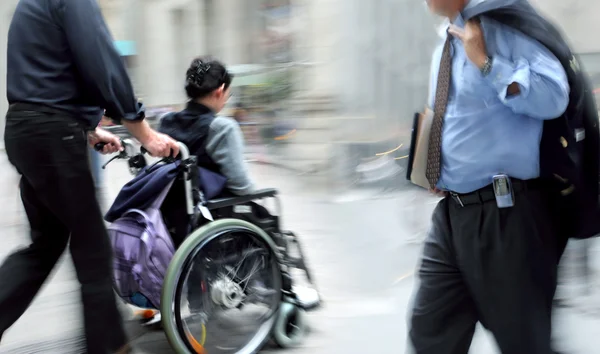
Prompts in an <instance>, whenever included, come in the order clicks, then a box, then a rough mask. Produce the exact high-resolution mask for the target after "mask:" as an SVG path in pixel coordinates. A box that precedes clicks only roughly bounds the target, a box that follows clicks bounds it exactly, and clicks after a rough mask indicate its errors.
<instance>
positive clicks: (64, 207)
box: [0, 111, 126, 354]
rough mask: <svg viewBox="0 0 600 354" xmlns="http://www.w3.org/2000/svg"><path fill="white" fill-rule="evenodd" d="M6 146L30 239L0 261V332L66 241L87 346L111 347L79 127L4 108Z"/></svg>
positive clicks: (94, 209)
mask: <svg viewBox="0 0 600 354" xmlns="http://www.w3.org/2000/svg"><path fill="white" fill-rule="evenodd" d="M5 144H6V152H7V154H8V158H9V160H10V162H11V163H12V164H13V165H14V166H15V167H16V168H17V170H18V172H19V173H20V174H21V175H22V176H21V182H20V190H21V198H22V200H23V205H24V206H25V211H26V213H27V217H28V219H29V223H30V226H31V241H32V243H31V245H30V246H29V247H27V248H25V249H22V250H20V251H17V252H15V253H13V254H11V255H10V256H8V257H7V258H6V260H5V261H4V263H3V264H2V266H0V284H2V286H1V287H0V336H1V334H2V333H3V332H4V331H5V330H6V329H8V328H9V327H10V326H11V325H12V324H13V323H14V322H15V321H16V320H17V319H18V318H19V317H20V316H21V315H22V314H23V313H24V312H25V310H26V309H27V308H28V307H29V305H30V303H31V301H32V299H33V298H34V297H35V295H36V294H37V293H38V291H39V290H40V287H41V286H42V285H43V284H44V282H45V280H46V278H47V277H48V275H49V274H50V272H51V271H52V269H53V268H54V266H55V265H56V262H57V260H58V259H59V257H60V256H61V254H62V253H63V252H64V250H65V248H66V247H67V244H69V249H70V251H71V256H72V259H73V262H74V265H75V270H76V273H77V278H78V280H79V282H80V284H81V299H82V301H83V309H84V314H83V315H84V324H85V335H86V341H87V348H88V351H87V352H88V353H89V354H96V353H98V354H106V353H112V352H115V351H116V350H117V349H118V348H120V347H122V346H123V345H124V344H125V343H126V338H125V332H124V329H123V323H122V318H121V315H120V313H119V310H118V307H117V303H116V299H115V294H114V291H113V288H112V278H111V277H112V249H111V246H110V243H109V239H108V234H107V232H106V229H105V226H104V222H103V219H102V214H101V210H100V208H99V206H98V202H97V200H96V194H95V187H94V181H93V178H92V174H91V172H90V166H89V160H88V149H87V141H86V136H85V133H84V131H83V129H82V128H81V127H80V126H79V124H78V123H77V122H76V121H75V120H73V119H72V118H70V117H68V116H62V115H57V114H47V113H41V112H34V111H21V112H13V111H9V113H8V114H7V117H6V130H5ZM69 241H70V243H69Z"/></svg>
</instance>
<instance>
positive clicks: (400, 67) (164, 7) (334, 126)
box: [0, 0, 600, 354]
mask: <svg viewBox="0 0 600 354" xmlns="http://www.w3.org/2000/svg"><path fill="white" fill-rule="evenodd" d="M531 1H532V2H533V3H535V4H536V5H537V6H538V7H540V9H541V10H542V11H543V12H544V13H545V14H547V15H548V16H549V17H550V18H552V19H553V20H555V21H556V22H557V23H558V24H559V25H560V26H561V27H562V29H563V30H564V32H565V33H566V34H567V36H568V38H569V39H570V40H571V43H572V45H573V47H574V49H575V51H576V52H577V53H578V54H579V55H580V56H581V58H582V65H583V66H584V67H585V69H586V70H587V71H588V73H589V74H590V76H591V78H592V81H593V83H594V85H595V86H594V87H597V88H600V41H598V40H597V33H599V32H600V23H599V22H596V21H595V17H596V16H597V14H598V13H600V2H597V1H593V0H543V1H542V0H535V1H533V0H531ZM98 2H99V4H100V6H101V8H102V10H103V12H104V15H105V18H106V21H107V23H108V25H109V27H110V29H111V31H112V34H113V36H114V39H115V46H116V47H117V49H118V50H119V52H120V53H121V55H122V57H123V60H124V61H125V62H126V64H127V67H128V69H129V74H130V76H131V78H132V80H133V82H134V86H135V88H136V91H137V94H138V96H139V97H140V98H141V99H142V100H143V102H144V104H145V105H146V107H147V109H148V116H149V120H151V121H152V122H156V121H157V120H158V119H159V117H160V116H161V115H162V114H163V113H165V112H169V111H173V110H176V109H179V108H181V107H182V105H183V104H184V103H185V101H186V98H185V92H184V91H183V84H184V74H185V70H186V68H187V67H188V65H189V63H190V62H191V60H192V59H193V58H194V57H197V56H200V55H207V54H209V55H213V56H215V57H216V58H218V59H220V60H222V61H223V62H224V63H226V64H227V65H228V66H229V67H230V69H231V71H232V72H233V73H234V74H235V75H236V78H235V79H234V83H233V87H234V90H233V96H232V98H231V100H230V102H229V103H228V107H227V108H226V110H225V111H224V112H223V114H225V115H229V116H232V117H234V118H236V120H238V122H239V123H240V125H241V126H242V130H243V132H244V135H245V139H246V143H247V152H246V157H247V159H248V161H250V162H251V166H252V173H253V176H254V179H255V180H256V181H257V182H258V184H259V186H261V187H275V188H279V189H280V190H281V193H282V198H283V222H284V227H285V228H287V229H291V230H294V231H295V232H297V233H298V234H300V235H301V237H302V240H303V241H304V244H305V248H306V252H307V253H308V260H309V262H310V266H311V267H312V268H314V271H315V273H316V274H315V275H316V278H317V282H318V283H317V284H318V286H319V288H320V290H321V291H322V293H323V296H324V301H325V306H324V307H323V309H322V310H320V311H318V312H315V313H313V314H311V316H310V334H309V335H308V337H307V339H306V341H305V344H304V345H303V346H302V347H300V348H298V349H295V350H287V351H286V352H290V353H309V352H310V353H313V354H326V353H327V354H330V353H331V354H336V353H351V354H352V353H374V354H387V353H390V354H391V353H403V352H404V348H405V346H406V331H407V326H406V318H407V306H408V304H409V302H410V297H411V292H412V289H413V284H414V280H415V278H414V270H415V267H416V266H417V263H418V256H419V253H420V247H421V242H422V240H423V237H424V235H425V232H426V230H427V227H428V224H429V218H430V215H431V212H432V210H433V208H434V207H435V203H436V202H437V199H436V198H435V197H433V196H431V195H429V194H428V193H427V192H426V191H424V190H421V189H419V188H417V187H414V186H412V185H411V184H410V183H408V182H406V178H405V174H406V164H407V159H406V157H407V154H408V149H409V145H410V134H411V128H412V121H413V116H414V113H415V112H417V111H419V110H421V109H422V108H423V107H424V105H425V99H426V97H427V91H428V82H429V81H428V77H429V66H430V55H431V53H432V50H433V48H434V46H435V44H436V43H437V35H436V24H437V23H438V20H437V19H436V18H434V17H433V16H431V15H430V14H429V13H428V12H427V9H426V7H425V5H424V2H423V1H420V0H154V1H146V0H98ZM16 3H17V1H16V0H2V1H1V2H0V52H1V51H5V50H6V36H7V30H8V24H9V23H10V18H11V16H12V12H13V11H14V7H15V5H16ZM5 70H6V63H5V56H4V55H2V56H0V78H1V79H2V82H0V98H1V99H0V112H5V111H6V109H7V102H6V101H5V97H6V93H5V88H6V85H5V83H4V80H5V77H6V72H5ZM114 129H116V130H118V129H119V128H118V127H117V128H114ZM3 131H4V116H3V115H0V136H3ZM2 148H3V143H2V138H0V205H2V213H0V240H1V242H0V259H3V257H5V256H6V255H7V254H8V253H9V252H10V251H11V250H13V249H14V248H16V247H18V246H23V245H26V244H27V242H28V234H27V232H28V225H27V221H26V218H25V216H24V215H23V212H22V205H21V202H20V199H19V196H18V188H17V187H18V178H17V176H16V173H15V172H14V170H13V169H12V167H11V166H10V165H9V163H8V161H7V160H6V156H5V154H4V152H2V151H1V150H2ZM101 173H102V174H103V183H102V188H101V192H100V194H101V195H102V197H103V198H102V199H103V203H104V207H107V206H108V204H110V203H111V201H112V200H113V199H114V198H115V196H116V194H117V193H118V191H119V189H120V188H121V187H122V186H123V184H125V183H126V182H127V181H128V180H129V179H130V178H131V176H130V175H129V174H128V171H127V167H126V165H125V163H121V162H116V163H114V164H112V165H110V167H109V168H108V169H107V170H105V171H101ZM0 286H1V284H0ZM78 291H79V288H78V284H77V282H76V280H75V277H74V273H73V269H72V265H71V262H70V259H69V257H68V255H65V257H64V259H63V261H62V262H61V266H60V268H59V269H58V270H57V271H56V273H55V275H54V276H53V278H52V280H51V281H50V282H49V283H48V285H47V286H46V287H45V288H44V290H43V292H42V293H41V294H40V295H39V296H38V298H37V299H36V301H35V302H34V304H33V306H32V308H31V309H30V310H29V311H28V312H27V313H26V314H25V315H24V316H23V317H22V318H21V319H20V320H19V321H18V322H17V324H16V325H15V326H14V327H13V328H12V329H11V330H10V331H9V332H7V333H6V336H5V338H3V344H2V346H1V347H0V353H23V354H30V353H60V354H69V353H77V352H78V351H77V350H78V349H77V348H79V346H80V345H81V342H80V339H81V319H80V305H79V302H78V300H79V294H78ZM555 323H556V325H555V334H556V341H557V346H558V347H559V348H561V349H562V350H564V351H565V352H568V353H572V354H589V353H597V352H598V349H597V348H598V344H597V341H598V338H600V242H599V241H598V240H596V239H594V240H590V241H577V242H572V243H571V244H570V245H569V247H568V249H567V252H566V254H565V257H564V261H563V264H562V265H561V281H560V286H559V290H558V294H557V309H556V319H555ZM135 345H136V350H137V351H138V353H171V351H170V350H171V349H169V346H168V344H167V343H166V340H165V338H164V335H163V334H162V333H161V332H149V333H146V334H144V335H142V336H141V337H140V338H139V339H138V340H136V342H135ZM266 352H271V353H275V352H278V351H277V350H276V349H274V348H267V350H266ZM471 352H472V353H474V354H491V353H497V350H496V348H495V345H494V343H493V340H492V339H491V338H490V337H489V336H488V335H487V333H486V332H485V331H484V330H478V332H477V336H476V338H475V340H474V344H473V347H472V350H471Z"/></svg>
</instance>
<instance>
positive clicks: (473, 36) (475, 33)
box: [448, 20, 488, 70]
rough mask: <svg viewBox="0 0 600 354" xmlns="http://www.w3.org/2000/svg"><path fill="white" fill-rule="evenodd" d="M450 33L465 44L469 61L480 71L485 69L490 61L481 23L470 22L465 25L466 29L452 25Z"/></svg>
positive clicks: (449, 29)
mask: <svg viewBox="0 0 600 354" xmlns="http://www.w3.org/2000/svg"><path fill="white" fill-rule="evenodd" d="M448 33H449V34H451V35H452V36H454V37H456V38H458V39H459V40H460V41H461V42H462V43H463V47H464V48H465V53H466V54H467V57H468V58H469V60H470V61H471V62H472V63H473V64H475V66H477V67H478V68H479V69H480V70H481V69H483V67H484V65H485V64H486V61H487V59H488V54H487V48H486V44H485V38H484V36H483V30H482V28H481V23H479V22H478V21H475V20H469V21H467V23H466V24H465V28H464V29H463V28H460V27H458V26H455V25H450V27H449V28H448Z"/></svg>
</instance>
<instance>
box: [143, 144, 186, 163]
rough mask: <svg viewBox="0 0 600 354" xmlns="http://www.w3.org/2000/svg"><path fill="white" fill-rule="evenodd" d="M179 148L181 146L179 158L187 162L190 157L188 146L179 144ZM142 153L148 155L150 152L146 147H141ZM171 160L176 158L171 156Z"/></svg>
mask: <svg viewBox="0 0 600 354" xmlns="http://www.w3.org/2000/svg"><path fill="white" fill-rule="evenodd" d="M177 146H179V157H181V159H182V160H186V159H188V158H189V157H190V151H189V150H188V148H187V146H186V145H185V144H184V143H182V142H179V141H178V142H177ZM140 152H141V153H142V154H144V155H145V154H148V150H146V148H145V147H143V146H142V147H141V148H140ZM170 158H174V157H173V156H171V157H170Z"/></svg>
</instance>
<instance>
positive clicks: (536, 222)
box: [409, 187, 558, 354]
mask: <svg viewBox="0 0 600 354" xmlns="http://www.w3.org/2000/svg"><path fill="white" fill-rule="evenodd" d="M545 191H546V189H545V188H543V187H540V188H533V189H526V190H523V191H521V192H519V193H516V195H515V205H514V207H512V208H504V209H499V208H498V207H497V206H496V201H495V199H493V198H492V199H491V200H487V201H484V202H479V203H473V204H469V205H464V207H463V206H461V205H460V204H459V203H458V202H457V201H456V200H455V199H454V198H453V197H447V198H445V199H443V200H442V201H441V202H440V203H439V204H438V206H437V208H436V209H435V211H434V213H433V220H432V224H433V225H432V228H431V230H430V232H429V235H428V237H427V240H426V242H425V246H424V249H423V259H422V263H421V265H420V269H419V273H418V275H419V284H418V287H417V292H416V296H415V299H414V307H413V312H412V315H411V319H410V333H409V337H410V340H411V342H412V344H413V346H414V350H415V352H416V353H417V354H467V352H468V351H469V347H470V345H471V340H472V338H473V333H474V330H475V325H476V323H477V322H480V323H482V325H483V326H484V327H486V328H487V329H488V330H490V331H491V332H492V333H493V335H494V337H495V338H496V341H497V343H498V345H499V347H500V350H501V352H502V353H503V354H550V353H553V352H552V350H551V345H550V336H551V311H552V298H553V297H554V292H555V289H556V273H557V259H558V256H557V252H558V251H557V240H556V230H555V228H554V226H553V225H552V218H550V215H549V213H550V210H549V208H548V205H549V201H548V198H547V193H546V192H545Z"/></svg>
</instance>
